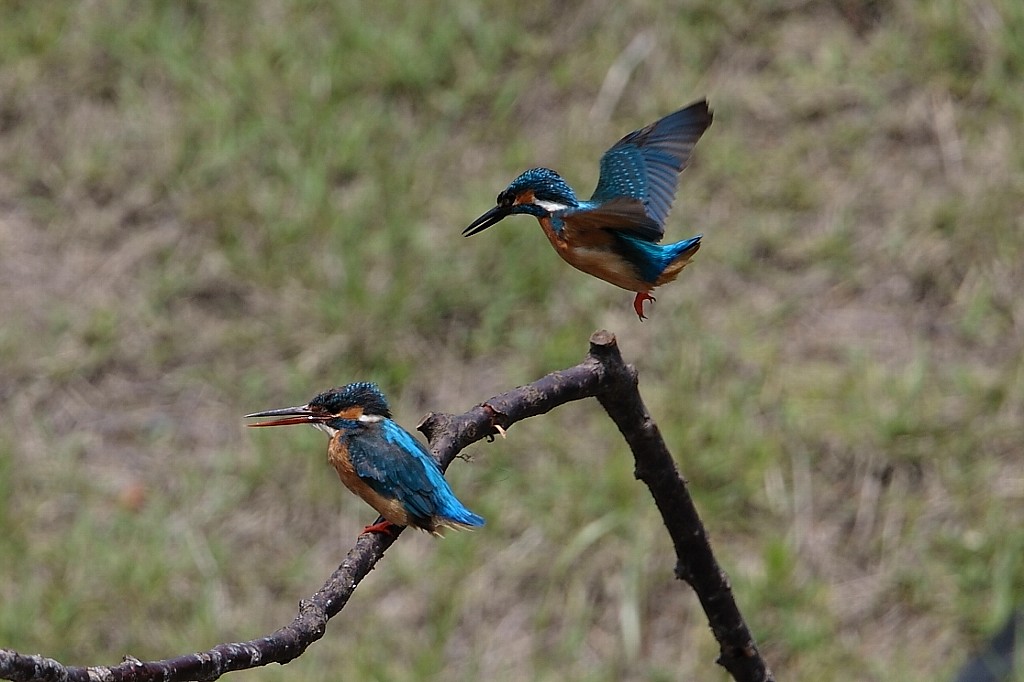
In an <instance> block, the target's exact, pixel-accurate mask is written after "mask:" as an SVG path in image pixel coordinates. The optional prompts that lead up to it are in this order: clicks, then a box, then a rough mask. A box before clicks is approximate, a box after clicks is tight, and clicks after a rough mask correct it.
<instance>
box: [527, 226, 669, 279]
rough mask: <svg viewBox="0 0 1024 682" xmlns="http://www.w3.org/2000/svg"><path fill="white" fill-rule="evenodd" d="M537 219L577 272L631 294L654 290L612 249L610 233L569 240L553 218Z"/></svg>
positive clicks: (596, 232)
mask: <svg viewBox="0 0 1024 682" xmlns="http://www.w3.org/2000/svg"><path fill="white" fill-rule="evenodd" d="M537 220H538V221H539V222H540V226H541V228H542V229H543V230H544V234H545V236H547V238H548V241H549V242H551V246H553V247H555V251H557V252H558V255H559V256H561V257H562V260H564V261H565V262H566V263H568V264H569V265H571V266H573V267H574V268H576V269H577V270H580V271H581V272H585V273H587V274H588V275H593V276H594V277H597V278H598V279H603V280H604V281H606V282H608V283H610V284H614V285H615V286H617V287H622V288H623V289H626V290H628V291H643V292H648V291H650V290H651V289H653V288H654V287H652V286H651V285H650V284H648V283H647V282H645V281H643V280H642V279H640V277H639V275H638V274H637V272H636V270H635V269H634V268H633V266H632V265H630V264H629V261H627V260H625V259H624V258H622V257H621V256H619V255H618V254H617V253H615V252H614V251H613V250H612V243H613V239H614V237H612V236H611V235H610V234H608V233H606V232H604V231H601V230H588V231H587V232H586V235H585V236H586V238H585V239H584V238H580V239H571V240H567V239H565V238H564V237H562V236H561V235H559V234H558V232H556V231H555V228H554V227H552V225H551V219H550V218H538V219H537ZM570 242H571V243H570Z"/></svg>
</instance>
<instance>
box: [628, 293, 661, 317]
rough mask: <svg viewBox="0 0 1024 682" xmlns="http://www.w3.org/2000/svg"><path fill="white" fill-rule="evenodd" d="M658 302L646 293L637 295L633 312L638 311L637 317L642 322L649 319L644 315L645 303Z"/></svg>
mask: <svg viewBox="0 0 1024 682" xmlns="http://www.w3.org/2000/svg"><path fill="white" fill-rule="evenodd" d="M657 300H658V299H656V298H654V297H653V296H651V295H650V294H649V293H647V292H646V291H641V292H638V293H637V295H636V298H634V299H633V310H635V311H636V316H637V317H639V318H640V321H641V322H643V321H644V320H646V319H647V316H646V315H644V301H651V302H654V301H657Z"/></svg>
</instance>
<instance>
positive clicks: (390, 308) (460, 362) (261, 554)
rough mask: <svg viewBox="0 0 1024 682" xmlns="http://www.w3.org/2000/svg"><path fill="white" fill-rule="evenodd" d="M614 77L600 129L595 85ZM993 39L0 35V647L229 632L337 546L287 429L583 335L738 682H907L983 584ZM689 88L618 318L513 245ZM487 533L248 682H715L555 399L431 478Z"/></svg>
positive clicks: (995, 378) (725, 11) (42, 19)
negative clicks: (672, 255)
mask: <svg viewBox="0 0 1024 682" xmlns="http://www.w3.org/2000/svg"><path fill="white" fill-rule="evenodd" d="M644 31H646V32H649V35H650V37H651V38H652V39H653V40H654V48H653V50H652V51H651V53H650V55H649V56H648V57H647V58H646V60H645V61H643V62H642V63H641V64H640V65H639V66H638V67H637V68H636V70H635V71H634V72H633V73H632V75H631V77H630V80H629V82H628V84H627V86H626V88H625V90H624V92H623V95H622V97H621V99H619V100H618V101H617V102H615V106H614V107H613V109H612V114H611V116H610V118H607V119H606V118H594V117H593V116H592V114H591V111H592V108H593V105H594V102H595V99H596V98H597V95H598V92H600V90H601V85H602V82H603V80H604V78H605V75H606V74H607V73H608V71H609V69H610V68H612V66H613V64H614V63H615V60H616V58H617V57H618V56H619V54H620V53H621V52H622V51H623V50H624V49H625V48H626V46H627V45H628V44H629V42H630V41H631V40H632V39H633V38H634V37H635V36H636V35H637V34H639V33H641V32H644ZM1021 36H1024V10H1022V9H1021V8H1020V7H1019V3H1017V2H1014V1H1013V0H985V1H983V2H976V3H968V4H964V3H957V2H953V1H951V0H950V1H948V2H924V1H923V0H921V1H912V0H894V1H892V2H884V3H882V2H856V1H854V2H839V3H834V4H832V5H828V6H825V5H822V6H816V5H811V6H806V7H805V6H801V7H799V8H797V7H795V6H793V5H792V3H781V2H774V3H768V4H762V5H759V6H758V7H757V8H756V9H755V8H751V7H748V6H747V5H746V4H743V3H724V4H723V3H700V2H697V3H669V4H668V5H666V4H665V3H661V2H646V1H637V2H629V3H625V4H623V3H613V2H598V3H596V4H595V3H584V4H582V5H580V6H579V7H574V8H570V7H566V8H562V9H552V6H551V5H550V4H549V3H536V2H534V3H527V4H525V5H523V4H522V3H520V4H514V3H511V4H510V3H504V4H499V3H483V4H480V5H479V6H468V5H467V6H465V7H455V6H449V5H444V6H437V5H433V4H431V3H423V4H409V3H391V2H382V3H374V4H372V5H367V4H366V3H358V2H344V3H334V4H329V5H325V4H320V3H308V2H285V1H283V0H272V1H268V2H263V3H259V4H218V3H202V2H192V3H142V4H139V3H128V2H109V3H89V4H61V5H50V4H40V3H9V6H8V7H7V8H6V10H5V12H4V21H3V22H0V168H2V169H3V170H2V171H0V283H2V286H3V292H4V295H3V296H0V319H2V320H5V322H4V323H3V324H2V325H0V377H3V379H2V380H0V413H2V415H3V418H2V419H0V555H2V556H4V557H5V559H4V561H3V562H2V563H0V646H2V647H9V648H14V649H18V650H21V651H24V652H30V653H34V652H42V653H44V654H46V655H50V656H55V657H57V658H59V659H60V660H62V661H64V662H66V663H69V664H78V665H84V664H113V663H116V662H117V661H119V660H121V658H122V656H124V655H125V654H131V655H133V656H137V657H139V658H143V659H146V658H163V657H168V656H172V655H176V654H179V653H185V652H189V651H193V650H197V649H205V648H208V647H210V646H212V645H214V644H216V643H219V642H221V641H234V640H239V639H247V638H250V637H255V636H260V635H262V634H265V633H267V632H269V631H271V630H272V629H274V628H276V627H278V626H280V625H281V624H283V623H285V622H287V621H288V620H289V619H290V618H291V617H292V615H293V613H294V610H295V608H296V604H297V602H298V600H299V599H301V598H303V597H304V596H306V595H308V594H310V593H311V592H313V591H314V590H315V589H316V588H318V587H319V585H320V584H321V581H322V580H323V579H324V578H325V577H326V576H327V575H328V574H329V573H330V571H331V570H333V568H334V567H335V566H336V564H337V562H338V561H339V560H340V558H341V557H342V555H343V552H344V551H345V550H346V549H347V548H348V547H349V546H350V544H351V542H352V540H353V539H354V537H355V534H356V533H357V532H358V530H359V528H361V525H362V524H365V523H367V522H369V521H370V520H372V516H373V514H372V512H371V511H370V510H369V509H368V508H366V507H365V505H363V504H362V503H361V502H360V501H359V500H357V499H355V498H354V497H353V496H351V495H349V494H348V493H346V492H345V491H344V490H342V488H341V487H340V486H339V485H338V482H337V480H336V477H335V476H334V474H333V473H332V472H330V471H329V470H328V468H327V467H326V464H325V462H324V456H323V453H324V449H325V443H324V440H323V438H322V436H321V435H319V434H316V433H314V432H313V431H312V430H308V429H307V430H301V429H299V430H286V429H282V430H280V431H277V430H271V431H270V432H260V433H250V432H246V431H245V430H244V428H243V425H242V420H241V419H240V415H242V414H244V413H246V412H249V411H252V410H257V409H263V408H269V407H277V406H283V405H288V404H294V403H296V402H301V401H302V400H305V399H307V398H308V397H310V396H311V395H313V394H314V393H315V392H317V391H319V390H321V389H323V388H325V387H327V386H330V385H335V384H339V383H344V382H347V381H350V380H355V379H370V380H376V381H378V382H380V383H381V384H382V386H383V387H384V389H385V391H386V392H387V393H388V394H389V396H390V397H391V399H392V401H393V403H394V405H395V411H396V414H397V416H398V418H399V420H400V421H401V422H402V423H403V424H405V425H406V426H408V427H410V428H411V427H412V426H414V425H415V424H416V423H417V421H418V420H419V418H420V417H421V416H422V415H423V414H424V413H425V412H427V411H428V410H443V411H450V412H461V411H463V410H465V409H468V408H469V407H471V406H472V405H473V404H475V403H477V402H479V401H481V400H483V399H485V398H487V397H489V396H491V395H493V394H495V393H498V392H500V391H503V390H506V389H508V388H510V387H512V386H515V385H519V384H523V383H527V382H529V381H532V380H534V379H536V378H538V377H539V376H541V375H543V374H545V373H547V372H549V371H552V370H555V369H560V368H563V367H565V366H568V365H571V364H574V363H575V362H577V361H578V360H579V359H580V358H581V357H582V356H583V354H584V352H585V350H586V342H587V338H588V336H589V334H590V333H591V332H592V331H593V330H594V329H596V328H599V327H605V328H609V329H611V330H613V331H614V332H615V333H616V334H617V335H618V338H619V341H620V345H621V347H622V349H623V352H624V354H625V355H626V357H627V359H629V360H630V361H632V362H634V363H635V364H636V365H637V367H638V369H639V371H640V377H641V390H642V392H643V395H644V397H645V400H646V402H647V404H648V407H649V408H650V410H651V412H652V414H653V416H654V417H655V419H656V420H657V421H658V423H659V425H660V426H661V429H662V431H663V433H664V435H665V437H666V439H667V441H668V443H669V445H670V447H671V449H672V451H673V453H674V454H675V456H676V458H677V460H678V462H679V465H680V468H681V469H682V471H683V472H684V474H685V475H686V476H687V478H688V479H689V481H690V482H691V486H692V490H693V494H694V495H695V497H696V498H697V501H698V504H699V507H700V510H701V512H702V513H703V514H704V517H705V520H706V522H707V524H708V526H709V529H710V531H711V537H712V540H713V542H714V544H715V548H716V550H717V552H718V555H719V559H720V561H721V562H722V564H723V565H724V567H725V568H726V570H727V572H728V573H729V575H730V578H731V579H732V581H733V585H734V588H735V594H736V598H737V600H738V602H739V604H740V606H741V608H742V609H743V610H744V612H745V614H746V615H747V617H748V619H749V621H750V623H751V625H752V627H753V629H754V632H755V635H756V636H757V638H758V640H759V642H760V643H761V644H762V645H763V649H764V653H765V655H766V656H767V658H768V660H769V662H770V663H771V664H772V665H773V667H774V668H775V669H776V672H777V673H778V675H779V677H780V679H781V678H786V679H796V680H800V679H806V680H815V679H864V680H888V679H905V680H932V679H943V678H949V677H950V676H951V674H952V672H953V671H954V670H955V669H956V666H957V665H958V664H959V662H960V661H962V660H963V658H964V657H965V656H966V654H967V652H968V650H969V649H970V648H971V647H972V646H973V645H975V644H976V643H977V642H979V641H980V640H981V639H982V638H983V636H984V635H985V633H987V632H989V631H991V630H992V629H994V628H995V627H996V626H997V625H998V624H999V623H1000V621H1001V620H1002V618H1004V616H1005V614H1006V613H1007V612H1008V611H1009V610H1010V609H1011V608H1012V606H1013V605H1015V604H1020V602H1021V594H1022V591H1024V562H1022V560H1021V556H1022V552H1021V548H1022V546H1024V531H1021V530H1020V529H1021V528H1024V488H1022V483H1021V482H1022V481H1024V465H1022V461H1024V460H1022V459H1021V452H1022V451H1024V436H1022V432H1021V429H1020V424H1021V423H1022V420H1024V400H1022V396H1024V361H1022V357H1024V332H1022V329H1024V327H1022V320H1024V305H1022V303H1021V300H1022V299H1021V297H1020V295H1019V288H1020V282H1021V281H1024V268H1022V266H1021V263H1022V262H1024V220H1022V218H1021V215H1022V214H1021V211H1020V207H1021V206H1022V205H1024V151H1022V149H1021V147H1020V145H1019V144H1018V143H1017V142H1018V141H1019V139H1020V138H1021V135H1022V133H1024V130H1022V125H1021V123H1020V122H1021V121H1024V94H1022V93H1024V91H1022V90H1021V88H1020V87H1019V83H1020V79H1021V76H1022V75H1024V41H1022V38H1021ZM705 95H707V96H708V97H709V98H710V100H711V103H712V106H713V107H714V109H715V112H716V114H715V123H714V125H713V126H712V127H711V129H710V130H709V132H708V134H707V135H706V136H705V138H704V139H703V140H702V141H701V143H700V145H699V146H698V148H697V151H696V154H695V157H694V162H693V165H692V167H691V169H689V170H688V171H687V172H686V173H685V175H684V178H683V182H682V185H681V190H680V194H679V198H678V200H677V205H676V209H675V211H674V212H673V213H672V215H671V217H670V221H669V226H668V234H667V237H669V238H672V239H678V238H683V237H686V236H690V235H691V234H695V233H697V232H702V233H704V235H705V241H704V243H703V248H702V250H701V252H700V254H699V256H698V258H697V259H696V261H695V263H694V264H693V266H692V267H690V268H688V269H687V270H686V271H685V272H684V273H683V275H682V276H681V277H680V280H679V281H678V282H677V283H675V284H673V285H670V286H667V287H665V288H664V289H661V290H659V292H658V302H657V304H656V305H655V307H654V309H653V313H652V315H651V319H650V320H649V321H648V322H645V323H644V324H642V325H641V324H639V323H638V322H637V321H636V319H635V318H634V317H633V315H632V312H631V309H630V305H629V302H630V300H631V298H630V296H631V295H630V294H628V293H626V292H623V291H620V290H616V289H614V288H613V287H611V286H609V285H606V284H603V283H601V282H599V281H597V280H592V279H589V278H586V277H585V276H583V275H581V274H579V273H577V272H575V271H573V270H572V269H570V268H568V267H566V266H565V265H564V264H563V263H561V262H560V261H559V260H558V258H557V257H556V256H555V255H554V254H553V253H551V249H550V247H549V246H548V245H547V243H546V240H544V238H543V237H542V236H541V235H540V234H539V230H538V229H537V227H536V226H535V224H534V223H532V222H531V221H530V220H528V219H526V218H518V219H509V220H508V221H506V222H503V223H502V224H501V225H500V226H497V227H495V228H493V229H491V230H489V231H487V232H486V233H485V234H483V235H480V236H477V237H474V238H472V239H463V238H462V237H460V236H459V231H460V230H461V228H462V227H464V226H465V225H467V224H468V223H469V222H470V221H471V220H472V219H473V218H475V217H476V216H477V215H479V214H480V213H482V212H483V211H484V210H486V209H487V208H489V207H490V206H491V205H492V202H493V199H494V196H495V195H496V194H497V192H498V191H499V190H501V189H502V188H503V187H504V186H505V184H506V183H507V182H508V181H509V180H511V179H512V178H513V177H514V176H515V175H516V174H517V173H519V172H520V171H522V170H524V169H525V168H527V167H530V166H533V165H549V166H551V167H554V168H556V169H558V170H559V171H560V172H562V173H563V174H564V175H565V176H566V177H567V179H568V180H569V182H570V183H571V184H572V185H573V186H574V187H576V188H577V189H578V190H579V191H580V193H581V194H584V195H586V193H588V192H589V191H590V188H591V187H593V184H594V183H595V182H596V171H597V159H598V158H599V156H600V154H601V152H602V151H603V150H604V149H606V148H607V147H608V146H610V144H611V143H612V142H614V141H615V140H616V139H618V138H619V137H620V136H621V135H623V134H624V133H626V132H628V131H629V130H632V129H634V128H636V127H639V126H640V125H642V124H645V123H647V122H649V121H652V120H654V119H655V118H657V117H658V116H659V115H662V114H665V113H668V112H669V111H671V110H672V109H673V108H675V107H677V106H680V105H683V104H685V103H688V102H690V101H692V100H694V99H697V98H699V97H701V96H705ZM472 454H473V455H474V457H473V459H472V461H471V462H470V463H464V462H457V463H456V464H455V466H453V467H452V469H451V472H450V474H449V477H450V479H451V480H452V482H453V486H454V488H455V489H456V491H457V492H458V494H459V496H460V497H461V498H462V499H463V500H464V501H465V502H466V503H467V504H468V505H469V506H470V507H471V508H473V509H474V510H476V511H478V512H480V513H482V514H484V515H485V516H486V517H487V519H488V525H487V527H486V528H485V529H484V530H482V531H481V532H477V533H473V534H456V535H453V536H451V537H449V538H447V539H446V540H444V541H442V542H438V541H435V540H433V539H432V538H428V537H425V536H404V537H403V540H402V542H400V543H399V544H398V546H396V547H395V548H394V549H393V550H392V551H391V552H389V554H388V556H387V558H386V559H385V560H384V562H383V563H382V564H381V565H380V566H379V567H378V569H377V570H376V571H374V572H373V574H372V575H371V576H370V577H369V578H368V579H367V581H366V582H365V583H364V584H363V585H361V586H360V588H359V590H358V591H357V592H356V594H355V596H354V598H353V600H352V602H351V603H350V605H349V606H348V607H347V608H346V610H345V611H344V612H343V613H342V614H341V615H340V616H339V617H338V618H336V619H335V620H334V621H332V623H331V624H330V626H329V628H328V631H327V634H326V636H325V638H324V639H323V640H322V641H321V642H319V643H317V644H316V645H314V646H313V647H312V649H310V651H309V652H307V654H306V655H304V656H303V657H301V658H300V659H298V660H296V661H294V662H292V663H291V664H289V665H288V666H286V667H278V666H274V667H270V668H267V669H264V670H260V671H257V672H254V673H247V674H246V677H247V679H248V678H249V677H253V678H257V679H265V680H271V679H285V678H287V679H295V678H300V679H325V680H326V679H331V680H334V679H388V680H419V679H432V678H439V677H443V678H445V679H466V680H471V679H502V680H504V679H510V680H562V679H572V680H595V681H603V680H621V679H635V680H653V681H658V680H669V679H724V673H722V672H719V671H718V670H717V668H716V666H715V665H714V663H713V660H714V657H715V646H714V642H713V640H712V639H711V637H710V634H709V632H708V631H707V627H706V624H705V621H704V618H703V614H702V613H701V612H700V609H699V606H698V604H697V602H696V599H695V598H694V597H693V595H691V594H689V593H688V591H687V588H686V587H685V586H684V585H682V584H680V583H678V582H677V581H674V580H673V579H672V566H673V563H674V561H673V558H672V554H671V546H670V543H669V541H668V538H667V537H666V536H665V533H664V532H663V531H662V530H661V529H660V527H659V524H658V517H657V514H656V512H655V510H654V509H653V505H652V504H651V500H650V498H649V495H648V494H647V492H646V491H645V490H644V488H643V487H642V486H641V485H640V484H639V483H637V482H636V481H635V480H633V478H632V463H631V460H630V458H629V456H628V452H627V450H626V448H625V446H624V444H623V443H622V442H621V440H620V437H619V435H618V433H617V431H616V430H615V428H614V426H613V425H612V424H611V422H609V421H608V420H607V419H606V418H605V417H604V416H603V414H602V412H601V410H600V408H599V407H598V406H597V405H596V403H583V404H576V405H569V406H565V407H562V408H560V409H558V410H556V411H555V412H554V413H552V414H551V415H548V416H546V417H544V418H541V419H536V420H533V421H531V422H528V423H524V424H520V425H517V426H515V427H514V428H513V429H512V430H511V432H510V434H509V438H508V439H507V440H498V441H497V442H496V443H494V444H490V445H488V444H481V445H478V446H475V447H474V448H472Z"/></svg>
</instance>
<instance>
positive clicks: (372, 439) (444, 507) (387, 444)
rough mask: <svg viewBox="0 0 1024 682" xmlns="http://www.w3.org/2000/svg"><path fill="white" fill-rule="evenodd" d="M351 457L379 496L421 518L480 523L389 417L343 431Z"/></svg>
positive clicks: (422, 449) (422, 451) (417, 445)
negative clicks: (396, 501) (400, 505)
mask: <svg viewBox="0 0 1024 682" xmlns="http://www.w3.org/2000/svg"><path fill="white" fill-rule="evenodd" d="M344 437H346V438H347V439H348V440H347V445H348V452H349V458H350V459H351V461H352V466H353V467H354V468H355V470H356V473H357V474H358V475H359V476H360V478H362V479H363V480H364V481H366V483H367V484H368V485H369V486H370V487H371V488H373V489H374V490H375V491H376V492H378V493H379V494H381V495H383V496H385V497H387V498H389V499H397V500H398V501H400V502H401V503H402V505H403V506H404V507H405V509H406V511H408V512H409V514H410V515H411V516H413V517H414V518H416V519H419V520H424V521H425V520H429V519H431V518H433V517H440V518H442V519H446V520H450V521H454V522H455V523H458V524H462V525H466V526H482V525H484V519H483V518H482V517H480V516H478V515H477V514H474V513H473V512H471V511H469V510H468V509H466V507H465V506H463V504H462V503H461V502H459V500H458V499H457V498H456V497H455V493H453V492H452V489H451V487H450V486H449V485H448V481H446V480H445V478H444V475H443V474H442V473H441V469H440V467H438V465H437V462H435V461H434V458H433V457H431V456H430V453H429V452H427V449H426V448H425V447H424V446H423V445H422V444H421V443H420V442H419V441H418V440H416V438H415V437H413V436H412V434H410V433H409V432H407V431H406V430H405V429H403V428H402V427H401V426H399V425H398V424H396V423H395V422H393V421H392V420H391V419H382V420H381V421H379V422H376V423H374V424H364V425H363V428H361V429H358V430H352V431H346V435H345V436H344Z"/></svg>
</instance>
